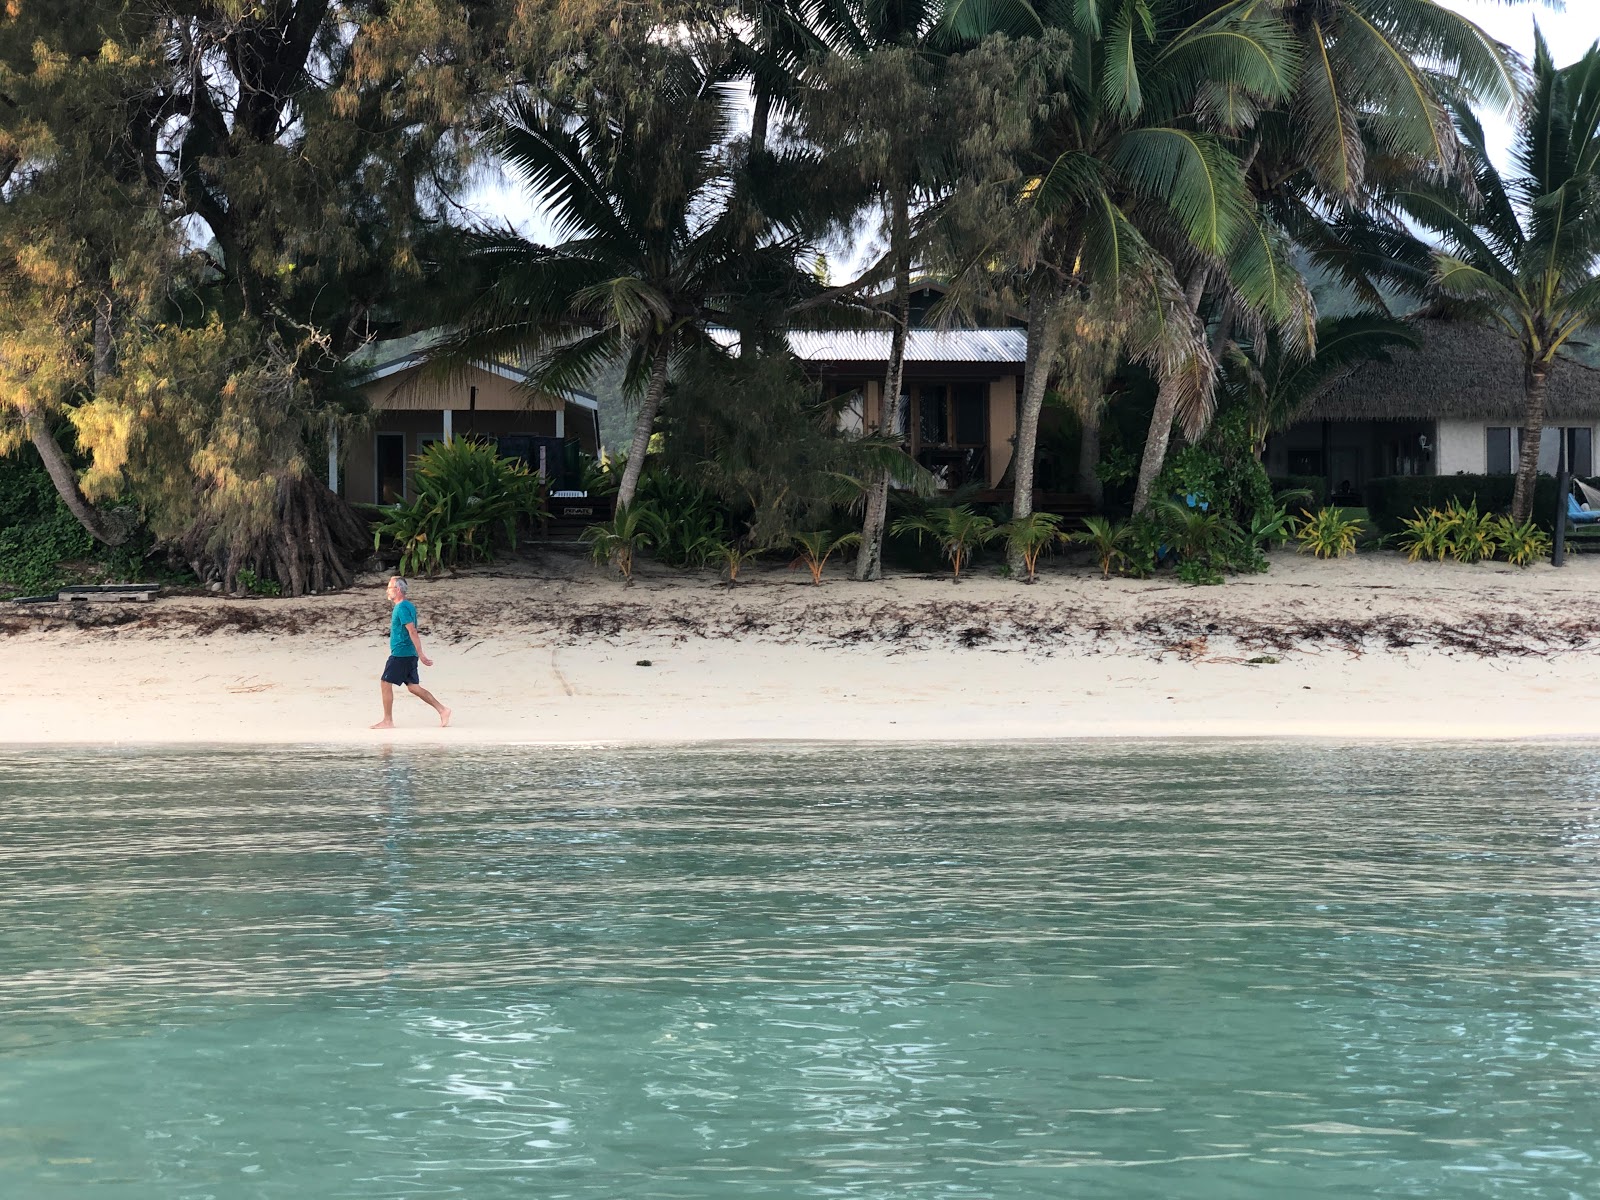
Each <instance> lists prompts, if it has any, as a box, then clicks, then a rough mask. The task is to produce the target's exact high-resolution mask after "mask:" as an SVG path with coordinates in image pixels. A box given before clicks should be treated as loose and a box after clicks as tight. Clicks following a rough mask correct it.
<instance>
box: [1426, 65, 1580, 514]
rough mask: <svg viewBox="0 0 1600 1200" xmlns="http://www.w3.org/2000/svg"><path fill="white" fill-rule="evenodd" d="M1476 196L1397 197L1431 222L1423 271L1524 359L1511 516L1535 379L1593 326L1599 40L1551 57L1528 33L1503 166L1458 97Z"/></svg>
mask: <svg viewBox="0 0 1600 1200" xmlns="http://www.w3.org/2000/svg"><path fill="white" fill-rule="evenodd" d="M1456 123H1457V127H1458V128H1459V129H1460V131H1461V134H1462V140H1463V142H1464V143H1465V145H1466V147H1467V152H1468V156H1469V161H1470V163H1471V165H1472V168H1473V171H1474V176H1475V178H1476V182H1477V192H1478V194H1479V196H1481V202H1480V203H1478V204H1476V205H1470V204H1468V203H1467V202H1466V201H1465V199H1464V198H1463V196H1462V195H1461V193H1460V191H1459V189H1450V188H1445V187H1417V188H1414V189H1413V190H1411V191H1409V192H1406V193H1402V194H1400V195H1399V196H1398V197H1397V199H1398V200H1399V202H1400V203H1401V204H1403V205H1404V207H1405V209H1406V211H1407V212H1408V213H1410V215H1411V216H1412V217H1413V218H1414V219H1415V220H1417V221H1418V222H1420V223H1421V224H1423V225H1425V226H1427V227H1428V228H1431V229H1432V230H1434V231H1435V232H1436V233H1438V234H1439V235H1440V236H1441V237H1442V238H1443V240H1444V243H1445V247H1446V248H1445V250H1444V251H1442V252H1440V253H1438V254H1437V255H1436V257H1435V272H1436V274H1435V282H1436V284H1437V286H1438V288H1439V290H1440V291H1441V292H1442V293H1444V294H1445V295H1446V296H1448V297H1451V298H1454V299H1456V300H1459V301H1464V302H1466V303H1467V304H1468V305H1470V306H1471V307H1473V308H1474V309H1475V310H1476V311H1477V313H1478V315H1479V316H1480V317H1481V318H1482V319H1483V320H1485V321H1486V322H1489V323H1493V324H1498V325H1499V326H1501V327H1502V328H1504V329H1506V330H1507V331H1509V332H1510V333H1511V335H1512V336H1513V337H1515V338H1516V339H1517V343H1518V345H1520V346H1521V348H1522V356H1523V366H1524V371H1525V374H1524V378H1525V386H1524V393H1523V394H1524V402H1523V418H1522V451H1521V454H1520V456H1519V458H1518V460H1517V481H1516V487H1515V490H1514V492H1513V496H1512V501H1511V517H1512V520H1513V521H1517V522H1522V521H1526V520H1528V519H1529V517H1530V515H1531V513H1532V508H1533V485H1534V480H1535V477H1536V476H1537V474H1538V470H1539V444H1540V441H1541V437H1542V435H1543V432H1544V419H1545V389H1546V386H1547V383H1548V379H1549V375H1550V369H1551V367H1552V366H1553V365H1554V363H1555V360H1556V358H1557V356H1558V355H1559V354H1560V353H1561V351H1562V349H1563V348H1564V347H1566V346H1567V345H1568V344H1569V343H1571V342H1572V341H1573V339H1574V338H1575V337H1577V336H1578V335H1579V334H1582V333H1584V332H1585V331H1587V330H1591V329H1595V328H1600V275H1597V268H1600V43H1596V44H1595V45H1594V46H1591V47H1590V48H1589V50H1588V52H1587V53H1586V54H1585V55H1584V56H1583V57H1582V58H1581V59H1580V60H1579V61H1578V62H1576V63H1574V64H1573V65H1572V66H1570V67H1565V68H1557V67H1556V65H1555V63H1554V61H1553V60H1552V59H1551V57H1550V49H1549V47H1548V46H1547V45H1546V44H1545V41H1544V37H1543V35H1542V34H1538V35H1537V36H1536V44H1535V48H1534V59H1533V86H1532V88H1531V90H1530V91H1529V93H1528V95H1527V97H1526V98H1525V99H1524V101H1523V104H1522V109H1521V112H1520V113H1519V116H1518V123H1517V141H1516V149H1515V154H1514V162H1515V173H1513V174H1503V173H1502V172H1501V171H1500V170H1499V169H1498V168H1496V167H1495V165H1494V164H1493V163H1492V162H1491V161H1490V159H1489V155H1488V153H1487V150H1486V147H1485V145H1484V137H1483V129H1482V127H1481V126H1480V125H1479V123H1478V121H1477V118H1476V117H1474V116H1473V115H1472V113H1471V111H1470V110H1468V109H1466V108H1464V107H1458V108H1457V111H1456Z"/></svg>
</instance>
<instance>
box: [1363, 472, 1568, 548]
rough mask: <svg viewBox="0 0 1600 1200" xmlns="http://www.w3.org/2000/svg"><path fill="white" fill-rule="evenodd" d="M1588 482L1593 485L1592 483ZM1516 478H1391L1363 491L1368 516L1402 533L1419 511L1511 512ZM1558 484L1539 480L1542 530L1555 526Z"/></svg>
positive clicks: (1537, 514)
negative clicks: (1454, 505)
mask: <svg viewBox="0 0 1600 1200" xmlns="http://www.w3.org/2000/svg"><path fill="white" fill-rule="evenodd" d="M1585 482H1588V483H1591V484H1592V483H1593V481H1592V480H1586V481H1585ZM1515 486H1516V477H1515V476H1514V475H1388V476H1385V477H1383V478H1381V479H1370V480H1368V481H1367V486H1366V487H1365V488H1364V489H1362V490H1363V494H1364V497H1365V499H1366V502H1367V512H1368V514H1369V515H1370V516H1371V517H1372V523H1373V525H1374V527H1376V529H1377V530H1378V532H1380V533H1385V534H1389V533H1398V532H1400V528H1401V526H1400V522H1401V521H1403V520H1405V519H1407V518H1408V517H1410V516H1411V515H1412V514H1413V513H1414V512H1416V510H1418V509H1429V508H1443V507H1444V506H1445V505H1447V504H1449V503H1450V501H1452V500H1455V501H1458V502H1460V503H1461V504H1463V505H1466V504H1472V503H1474V502H1476V503H1477V505H1478V511H1479V512H1507V511H1509V510H1510V508H1511V492H1512V489H1513V488H1514V487H1515ZM1555 515H1556V481H1555V479H1554V478H1553V477H1551V476H1549V475H1541V476H1539V479H1538V482H1537V483H1536V484H1535V486H1534V492H1533V519H1534V522H1535V524H1537V525H1538V526H1539V528H1541V529H1543V530H1545V531H1547V532H1548V531H1549V530H1551V529H1553V528H1554V526H1555Z"/></svg>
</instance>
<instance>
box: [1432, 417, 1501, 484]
mask: <svg viewBox="0 0 1600 1200" xmlns="http://www.w3.org/2000/svg"><path fill="white" fill-rule="evenodd" d="M1488 425H1489V423H1488V422H1487V421H1457V420H1444V419H1441V420H1440V421H1439V424H1438V429H1439V447H1438V451H1437V453H1436V454H1435V457H1434V462H1436V463H1437V464H1438V467H1437V468H1436V469H1437V470H1438V472H1439V474H1441V475H1461V474H1466V475H1482V474H1483V472H1484V470H1485V468H1486V467H1487V465H1488V449H1487V446H1488V442H1487V438H1486V435H1485V433H1484V430H1485V429H1487V428H1488Z"/></svg>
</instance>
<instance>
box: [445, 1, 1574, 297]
mask: <svg viewBox="0 0 1600 1200" xmlns="http://www.w3.org/2000/svg"><path fill="white" fill-rule="evenodd" d="M1442 2H1443V4H1444V7H1446V8H1450V9H1454V10H1455V11H1456V12H1459V13H1461V14H1462V15H1463V16H1465V17H1467V18H1468V19H1469V20H1472V21H1475V22H1477V24H1479V25H1480V26H1482V27H1483V28H1484V30H1485V31H1487V32H1488V33H1489V34H1491V35H1492V36H1494V37H1495V38H1497V39H1499V40H1500V41H1502V42H1505V43H1506V44H1507V45H1508V46H1510V47H1512V48H1513V49H1514V50H1516V51H1517V52H1518V53H1519V54H1521V55H1523V56H1524V57H1530V56H1531V55H1532V54H1533V26H1534V22H1535V21H1537V22H1538V24H1539V27H1540V28H1541V29H1543V30H1544V35H1545V40H1546V41H1547V42H1548V43H1549V45H1550V49H1551V52H1552V54H1553V55H1554V56H1555V60H1556V62H1557V63H1558V64H1559V65H1561V66H1566V65H1567V64H1568V63H1570V62H1573V61H1575V60H1576V59H1577V58H1578V57H1579V55H1581V54H1582V53H1583V52H1584V51H1585V50H1587V49H1588V48H1589V47H1590V46H1591V45H1593V44H1594V42H1595V40H1596V39H1600V0H1569V2H1568V3H1567V4H1566V5H1565V6H1564V7H1563V8H1560V9H1553V8H1548V7H1546V6H1545V5H1543V4H1535V5H1517V6H1514V7H1507V6H1506V5H1504V4H1502V3H1500V2H1499V0H1442ZM1483 118H1484V128H1485V132H1486V133H1487V134H1488V137H1489V146H1490V149H1491V151H1492V152H1493V154H1494V157H1495V160H1496V161H1497V162H1500V163H1502V164H1503V163H1504V162H1505V157H1506V153H1507V151H1508V150H1509V148H1510V145H1511V136H1512V134H1511V122H1510V121H1509V119H1507V117H1506V116H1504V115H1502V114H1499V113H1485V114H1483ZM463 203H464V205H465V206H466V208H468V209H469V210H471V211H472V212H474V213H476V214H477V215H478V216H479V217H480V218H482V219H484V220H488V221H493V222H502V221H509V222H510V223H511V224H512V225H514V226H515V227H516V228H517V229H518V230H519V231H520V232H522V233H523V234H524V235H525V236H527V237H530V238H533V239H534V240H536V241H553V240H555V238H554V233H553V231H552V229H551V227H550V223H549V222H548V221H547V220H546V219H545V217H544V215H543V214H542V213H540V212H539V211H538V210H537V209H535V208H533V207H531V206H530V205H529V204H528V202H527V200H526V197H525V195H524V194H523V191H522V189H521V188H519V187H517V186H516V184H515V182H514V181H511V180H508V179H503V178H497V177H496V176H495V174H494V173H493V172H492V171H490V170H489V169H487V168H485V169H484V171H483V174H482V175H481V177H480V179H479V181H478V184H477V186H476V187H474V188H473V189H472V191H471V193H470V194H469V195H468V196H467V197H465V199H464V201H463ZM835 257H836V259H837V261H836V263H835V271H836V273H837V274H839V275H841V276H844V275H847V274H848V273H849V269H850V267H851V266H852V265H854V264H857V263H858V262H859V261H864V260H865V259H866V257H867V255H866V253H865V252H864V250H862V249H860V248H857V247H850V246H839V247H837V248H836V255H835Z"/></svg>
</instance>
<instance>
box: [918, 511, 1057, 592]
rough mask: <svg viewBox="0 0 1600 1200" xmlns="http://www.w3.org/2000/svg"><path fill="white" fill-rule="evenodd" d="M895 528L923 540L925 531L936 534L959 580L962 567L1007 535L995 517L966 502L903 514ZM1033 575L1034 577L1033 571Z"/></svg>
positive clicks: (946, 558)
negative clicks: (975, 508)
mask: <svg viewBox="0 0 1600 1200" xmlns="http://www.w3.org/2000/svg"><path fill="white" fill-rule="evenodd" d="M891 531H892V532H893V533H895V534H899V535H907V534H909V535H911V536H913V537H915V538H916V539H917V541H918V542H919V543H920V542H921V541H922V537H923V535H924V534H926V535H928V536H930V537H932V538H933V539H934V541H936V542H938V544H939V551H940V553H941V554H943V555H944V558H945V561H946V562H948V563H949V564H950V568H951V570H952V571H953V572H954V578H955V579H956V580H957V581H958V582H959V581H960V579H961V568H962V567H964V566H965V565H966V564H967V561H968V560H969V559H970V558H971V557H972V556H973V554H975V553H977V551H979V550H981V549H982V548H983V547H984V546H986V545H988V544H989V543H990V542H992V541H994V540H995V539H996V538H1000V537H1004V536H1005V534H1004V532H1003V531H1002V530H1001V529H1000V528H999V527H998V526H997V525H996V524H995V522H994V520H993V519H992V518H990V517H985V516H982V515H980V514H978V513H975V512H973V511H972V509H971V508H970V507H969V506H968V505H965V504H957V505H952V506H951V507H948V508H935V509H931V510H929V511H928V512H926V513H923V514H921V515H920V516H913V517H901V518H900V519H899V520H898V521H896V522H895V523H894V525H893V526H891ZM1029 578H1032V572H1031V571H1030V572H1029Z"/></svg>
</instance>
